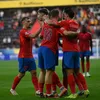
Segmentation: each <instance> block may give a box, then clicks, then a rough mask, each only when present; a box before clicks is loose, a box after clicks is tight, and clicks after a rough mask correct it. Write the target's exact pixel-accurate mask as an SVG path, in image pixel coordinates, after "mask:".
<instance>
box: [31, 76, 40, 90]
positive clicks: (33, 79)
mask: <svg viewBox="0 0 100 100" xmlns="http://www.w3.org/2000/svg"><path fill="white" fill-rule="evenodd" d="M32 83H33V84H34V88H35V90H36V91H37V90H39V87H38V78H37V77H36V76H34V77H32Z"/></svg>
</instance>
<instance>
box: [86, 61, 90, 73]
mask: <svg viewBox="0 0 100 100" xmlns="http://www.w3.org/2000/svg"><path fill="white" fill-rule="evenodd" d="M86 70H87V72H89V70H90V62H89V61H88V62H86Z"/></svg>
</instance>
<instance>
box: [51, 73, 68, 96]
mask: <svg viewBox="0 0 100 100" xmlns="http://www.w3.org/2000/svg"><path fill="white" fill-rule="evenodd" d="M52 84H53V86H56V85H57V86H58V87H59V89H60V91H61V92H60V93H59V97H62V96H63V95H64V94H65V93H66V92H67V89H66V88H65V87H64V86H63V84H62V83H61V82H60V79H59V77H58V75H57V74H56V72H53V75H52ZM54 89H55V88H54V87H53V91H54V93H56V90H54Z"/></svg>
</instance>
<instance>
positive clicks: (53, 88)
mask: <svg viewBox="0 0 100 100" xmlns="http://www.w3.org/2000/svg"><path fill="white" fill-rule="evenodd" d="M51 87H52V90H53V91H56V90H57V88H56V84H55V83H52V85H51Z"/></svg>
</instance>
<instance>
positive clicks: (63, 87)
mask: <svg viewBox="0 0 100 100" xmlns="http://www.w3.org/2000/svg"><path fill="white" fill-rule="evenodd" d="M74 15H75V14H74V12H73V10H72V9H71V8H65V9H64V11H63V18H62V19H63V20H61V21H58V20H59V11H58V10H56V9H53V10H51V11H49V10H48V9H47V8H40V9H39V10H38V12H37V20H38V23H39V24H40V28H39V29H37V32H35V33H30V32H29V28H30V25H31V24H32V21H31V19H30V18H28V17H24V18H23V19H22V20H21V24H22V29H21V30H20V34H19V39H20V51H19V55H18V63H19V74H18V75H17V76H16V77H15V78H14V81H13V84H12V87H11V89H10V92H11V94H12V95H18V93H17V92H16V91H15V89H16V87H17V85H18V84H19V82H20V80H21V79H22V78H23V77H24V75H25V72H26V71H30V73H31V77H32V83H33V85H34V88H35V91H36V94H37V95H39V96H40V97H41V98H44V97H46V98H58V97H62V96H65V98H77V97H78V96H79V95H84V96H85V97H88V95H89V94H90V92H89V90H88V86H87V83H86V80H85V77H84V76H83V74H82V73H80V48H79V45H78V39H80V40H82V41H86V39H87V41H88V43H89V41H90V40H91V35H90V33H88V34H89V35H84V34H80V32H79V27H80V26H79V24H78V22H77V21H76V20H75V19H74ZM38 36H39V37H40V38H41V45H40V47H39V49H38V67H39V68H40V72H39V77H38V78H37V75H36V64H35V60H34V57H33V54H32V39H33V38H36V37H38ZM60 38H62V44H60V46H61V47H62V50H63V59H62V70H63V84H62V83H61V82H60V79H59V77H58V75H57V73H56V70H55V69H56V67H55V66H57V65H58V46H59V39H60ZM81 49H82V48H81ZM87 51H89V47H88V48H87ZM85 53H86V52H85ZM44 85H45V87H46V92H45V93H44V91H43V89H44ZM68 85H69V88H70V90H71V94H70V95H68ZM76 85H77V86H78V88H79V92H76V88H75V86H76ZM56 86H58V87H59V89H60V91H61V92H60V93H59V94H57V90H56Z"/></svg>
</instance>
